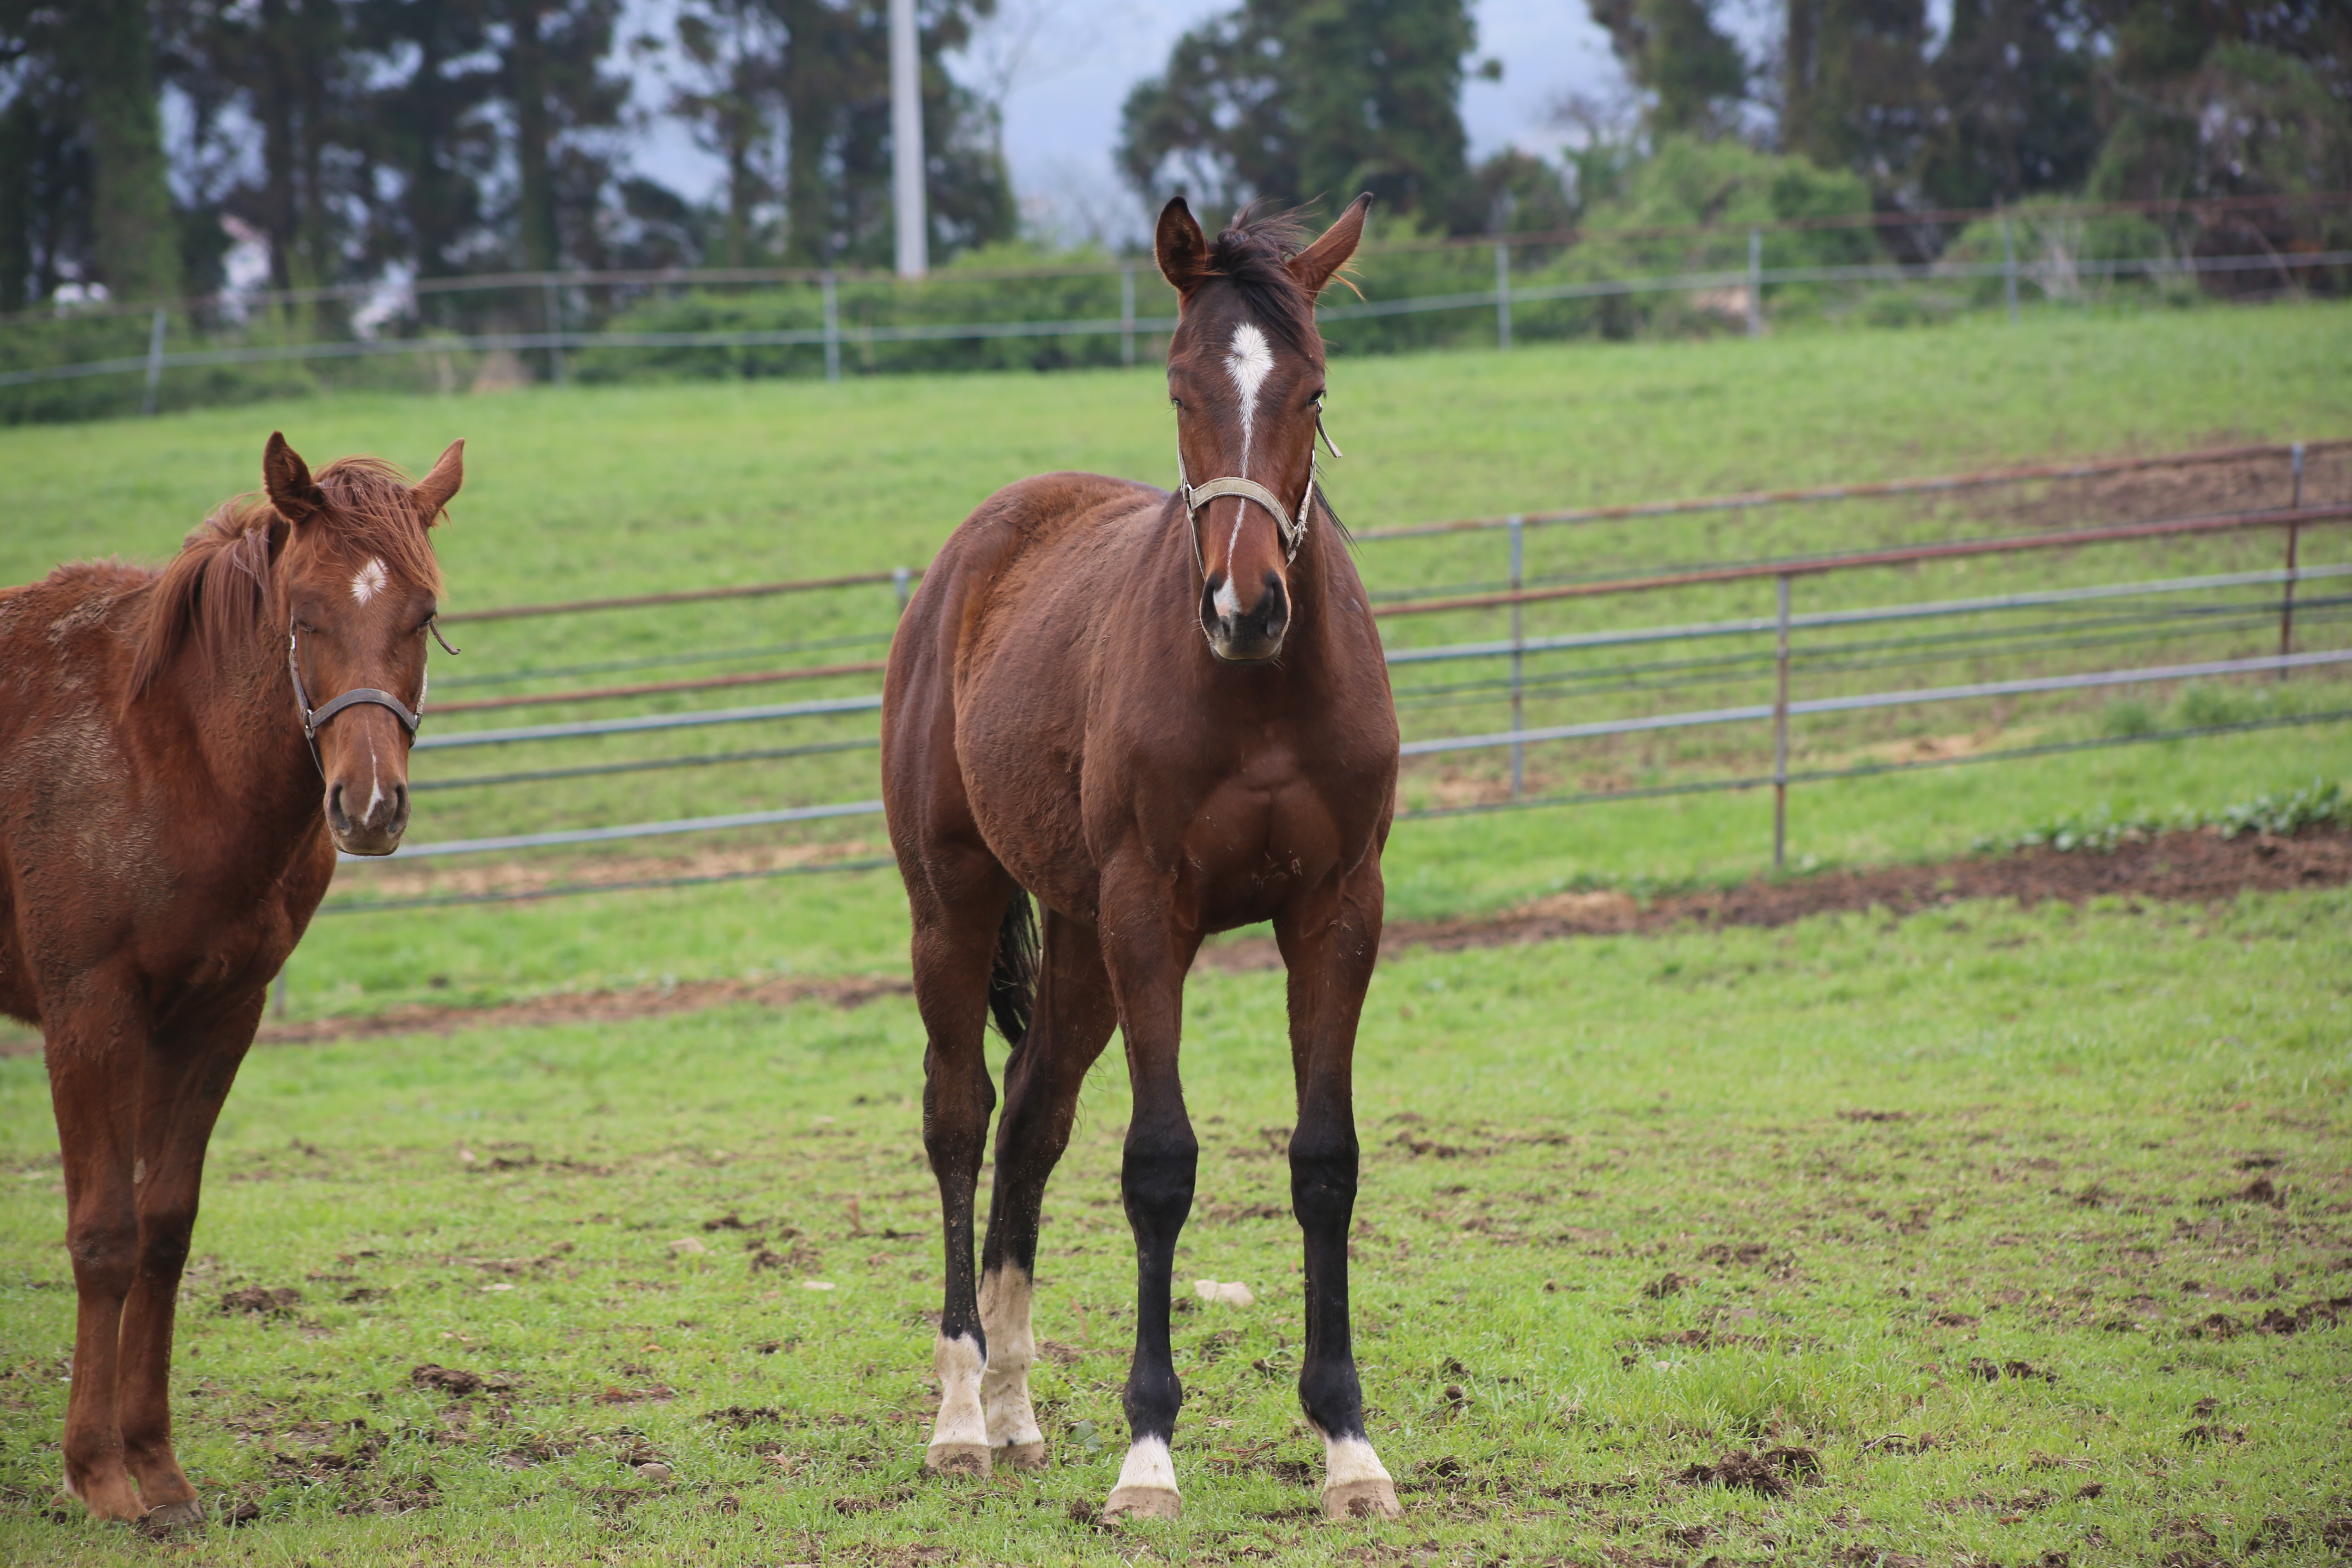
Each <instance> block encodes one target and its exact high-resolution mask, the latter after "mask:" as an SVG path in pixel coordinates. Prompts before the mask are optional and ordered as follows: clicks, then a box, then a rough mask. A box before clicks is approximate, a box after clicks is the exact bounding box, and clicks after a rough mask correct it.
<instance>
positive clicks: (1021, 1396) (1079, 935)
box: [980, 911, 1118, 1469]
mask: <svg viewBox="0 0 2352 1568" xmlns="http://www.w3.org/2000/svg"><path fill="white" fill-rule="evenodd" d="M1117 1025H1118V1009H1117V1008H1116V1007H1115V1006H1114V1005H1112V1002H1111V997H1110V983H1109V977H1108V975H1107V974H1105V973H1104V972H1103V964H1102V951H1101V949H1100V947H1099V946H1098V945H1097V942H1096V941H1095V935H1094V931H1093V929H1092V928H1091V927H1089V926H1086V925H1083V924H1081V923H1079V922H1077V921H1070V920H1067V919H1066V918H1064V917H1062V916H1060V915H1056V914H1054V913H1052V912H1051V911H1048V912H1047V914H1046V917H1045V952H1044V963H1043V964H1042V975H1041V979H1040V983H1039V985H1038V991H1037V997H1036V1001H1035V1004H1034V1008H1033V1009H1032V1016H1031V1020H1030V1023H1029V1026H1028V1029H1027V1031H1026V1032H1025V1033H1024V1035H1023V1037H1022V1038H1021V1039H1020V1040H1019V1041H1018V1042H1017V1043H1016V1047H1015V1048H1014V1050H1013V1058H1012V1060H1011V1061H1009V1062H1008V1063H1006V1065H1005V1072H1004V1113H1003V1116H1002V1117H1000V1118H999V1119H998V1121H997V1130H996V1190H995V1194H994V1197H993V1200H992V1202H991V1203H990V1205H989V1214H988V1240H987V1245H986V1246H985V1247H984V1248H983V1249H982V1254H981V1277H980V1319H981V1326H982V1330H983V1331H985V1332H986V1334H987V1337H988V1362H987V1367H986V1370H985V1371H984V1372H983V1373H982V1376H981V1394H982V1402H983V1404H984V1405H986V1407H987V1417H988V1441H989V1446H990V1447H991V1448H992V1450H993V1451H994V1454H995V1461H996V1463H998V1464H1001V1465H1010V1466H1012V1467H1013V1468H1019V1469H1042V1468H1044V1467H1045V1433H1044V1432H1043V1431H1041V1430H1040V1429H1039V1427H1038V1426H1037V1415H1036V1411H1035V1410H1034V1408H1033V1407H1032V1405H1030V1402H1029V1372H1030V1369H1031V1368H1032V1367H1033V1366H1034V1365H1035V1363H1036V1359H1037V1344H1036V1338H1035V1334H1034V1331H1033V1330H1032V1328H1031V1324H1030V1298H1031V1293H1032V1281H1033V1280H1034V1278H1035V1275H1036V1268H1037V1231H1038V1225H1039V1215H1040V1212H1041V1211H1042V1210H1043V1208H1044V1206H1045V1185H1046V1183H1047V1182H1048V1181H1049V1180H1051V1179H1052V1176H1053V1173H1054V1167H1055V1165H1056V1164H1057V1163H1059V1162H1060V1160H1061V1158H1062V1154H1063V1152H1064V1151H1065V1150H1066V1149H1067V1148H1068V1147H1069V1143H1070V1128H1071V1125H1072V1123H1073V1122H1074V1121H1076V1117H1077V1106H1078V1090H1079V1089H1080V1088H1081V1087H1082V1086H1083V1085H1084V1084H1085V1082H1086V1078H1087V1069H1088V1068H1092V1067H1093V1066H1094V1063H1095V1059H1096V1058H1097V1057H1099V1056H1101V1055H1102V1050H1103V1047H1104V1046H1105V1045H1106V1044H1107V1043H1108V1041H1109V1039H1110V1034H1111V1030H1112V1029H1113V1028H1114V1027H1116V1026H1117Z"/></svg>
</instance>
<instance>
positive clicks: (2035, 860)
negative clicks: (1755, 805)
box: [1200, 831, 2352, 970]
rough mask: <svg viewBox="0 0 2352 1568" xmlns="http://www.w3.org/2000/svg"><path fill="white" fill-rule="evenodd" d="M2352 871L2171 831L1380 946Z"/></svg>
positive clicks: (2331, 852)
mask: <svg viewBox="0 0 2352 1568" xmlns="http://www.w3.org/2000/svg"><path fill="white" fill-rule="evenodd" d="M2347 882H2352V834H2347V833H2339V832H2320V833H2306V834H2299V835H2297V836H2296V837H2293V838H2273V837H2242V838H2224V837H2221V836H2220V835H2219V834H2215V833H2208V832H2201V831H2200V832H2193V833H2167V834H2162V835H2159V836H2158V837H2154V838H2149V839H2146V840H2142V841H2139V842H2137V843H2129V844H2126V845H2123V846H2121V847H2118V848H2116V849H2115V850H2113V851H2111V852H2108V853H2105V854H2092V853H2088V852H2084V851H2080V850H2077V851H2074V852H2071V853H2070V852H2066V851H2063V850H2057V849H2047V848H2044V849H2032V850H2026V851H2022V852H2021V853H2018V854H2014V855H2001V856H1984V857H1970V858H1964V859H1958V860H1947V861H1942V862H1938V863H1936V864H1932V865H1924V866H1880V867H1873V868H1863V869H1856V870H1839V871H1823V872H1821V873H1818V874H1816V875H1813V876H1810V877H1796V878H1788V879H1779V880H1776V879H1771V878H1769V877H1759V878H1756V879H1753V880H1751V881H1748V882H1745V883H1742V884H1741V885H1739V886H1738V887H1736V888H1710V889H1703V890H1700V891H1696V892H1689V893H1673V894H1668V895H1666V896H1665V897H1663V898H1657V899H1653V900H1649V901H1648V902H1646V903H1644V902H1642V901H1640V900H1636V899H1634V898H1633V896H1632V895H1630V894H1627V893H1622V892H1595V893H1562V894H1559V895H1556V896H1554V897H1552V898H1549V899H1543V900H1538V901H1537V902H1535V903H1532V904H1529V905H1527V906H1526V907H1524V908H1522V909H1518V910H1511V911H1510V912H1508V913H1506V914H1501V915H1490V916H1483V917H1474V918H1470V919H1465V920H1454V921H1396V922H1394V923H1393V924H1391V925H1390V926H1389V928H1388V930H1387V931H1386V932H1385V933H1384V934H1383V935H1382V937H1381V951H1382V952H1390V953H1393V952H1399V951H1402V950H1403V949H1406V948H1412V947H1428V948H1434V949H1436V950H1438V951H1440V952H1448V951H1454V950H1458V949H1461V948H1468V947H1496V946H1503V945H1507V944H1510V943H1515V942H1552V941H1557V940H1559V939H1560V938H1562V937H1571V936H1622V935H1629V934H1633V933H1636V932H1642V931H1672V930H1675V929H1676V928H1678V927H1685V926H1697V927H1700V928H1708V927H1717V926H1780V925H1787V924H1790V922H1792V921H1801V920H1803V919H1805V918H1807V917H1808V916H1811V915H1819V914H1831V913H1835V912H1838V911H1841V910H1885V912H1886V913H1888V914H1890V915H1907V914H1914V913H1916V912H1918V911H1919V910H1929V909H1936V908H1939V907H1941V906H1943V905H1946V904H1952V903H1958V902H1959V901H1961V900H1970V899H2014V900H2017V901H2018V902H2020V903H2024V904H2035V903H2041V902H2043V901H2045V900H2061V901H2063V902H2066V903H2074V904H2079V903H2084V902H2086V901H2087V900H2092V899H2095V898H2126V899H2147V900H2164V901H2168V902H2173V901H2181V902H2192V903H2210V902H2215V901H2219V900H2226V899H2231V898H2234V897H2236V896H2237V895H2238V894H2239V893H2241V892H2244V891H2247V890H2249V889H2257V890H2263V891H2270V892H2283V891H2287V890H2290V889H2297V888H2335V887H2341V886H2343V885H2345V884H2346V883H2347ZM1200 962H1201V963H1202V964H1204V965H1207V966H1209V967H1212V968H1217V969H1229V970H1249V969H1271V968H1274V967H1275V966H1276V964H1278V963H1280V955H1279V954H1278V953H1277V952H1276V949H1275V944H1274V941H1273V939H1272V938H1271V937H1252V938H1248V939H1245V940H1244V941H1240V942H1225V943H1221V944H1219V945H1218V946H1216V947H1213V948H1210V949H1207V950H1205V951H1203V952H1202V954H1201V959H1200Z"/></svg>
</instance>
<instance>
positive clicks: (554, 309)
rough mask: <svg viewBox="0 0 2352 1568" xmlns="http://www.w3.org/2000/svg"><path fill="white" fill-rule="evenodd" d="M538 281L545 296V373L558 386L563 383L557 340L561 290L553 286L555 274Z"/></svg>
mask: <svg viewBox="0 0 2352 1568" xmlns="http://www.w3.org/2000/svg"><path fill="white" fill-rule="evenodd" d="M540 282H541V286H542V288H543V289H545V291H546V296H547V374H548V379H550V380H551V381H552V382H554V383H555V384H557V385H558V386H561V385H562V384H563V381H564V376H565V370H564V364H563V345H562V343H561V342H558V341H557V340H558V339H559V338H561V337H562V333H563V298H562V290H561V289H558V288H557V287H556V286H555V274H554V273H552V272H550V273H547V274H545V275H543V276H542V277H541V279H540Z"/></svg>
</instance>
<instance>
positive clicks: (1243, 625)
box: [1201, 571, 1290, 664]
mask: <svg viewBox="0 0 2352 1568" xmlns="http://www.w3.org/2000/svg"><path fill="white" fill-rule="evenodd" d="M1201 630H1202V632H1203V633H1205V634H1206V635H1207V637H1208V639H1209V651H1210V652H1211V653H1213V654H1215V655H1216V656H1217V658H1220V659H1222V660H1223V661H1224V662H1225V663H1227V664H1264V663H1265V662H1266V661H1267V660H1269V659H1272V658H1275V657H1276V656H1277V655H1279V654H1280V653H1281V652H1282V639H1283V637H1284V635H1285V634H1286V633H1287V632H1288V631H1289V630H1290V592H1289V589H1288V588H1287V587H1286V586H1285V584H1284V583H1283V581H1282V574H1280V573H1279V572H1274V571H1269V572H1267V573H1266V574H1265V580H1264V583H1263V584H1262V585H1261V589H1260V592H1259V594H1258V595H1257V602H1256V603H1255V604H1254V605H1248V606H1246V607H1244V605H1242V603H1241V599H1240V595H1237V594H1235V593H1234V591H1233V586H1232V584H1229V583H1228V582H1227V581H1226V580H1225V577H1224V575H1223V574H1222V573H1219V574H1215V575H1213V576H1212V577H1211V578H1210V579H1209V580H1208V581H1207V582H1206V583H1203V584H1202V585H1201Z"/></svg>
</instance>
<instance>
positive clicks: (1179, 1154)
mask: <svg viewBox="0 0 2352 1568" xmlns="http://www.w3.org/2000/svg"><path fill="white" fill-rule="evenodd" d="M1200 1162H1201V1143H1200V1140H1198V1139H1197V1138H1195V1137H1193V1136H1192V1129H1191V1128H1189V1127H1186V1128H1182V1129H1180V1130H1178V1131H1174V1132H1170V1133H1163V1134H1161V1135H1160V1136H1157V1137H1147V1138H1140V1139H1139V1138H1133V1137H1130V1138H1129V1140H1128V1145H1127V1156H1126V1159H1125V1161H1124V1163H1122V1164H1121V1166H1120V1168H1119V1193H1120V1195H1121V1197H1123V1198H1124V1199H1125V1200H1126V1204H1127V1218H1128V1223H1129V1224H1130V1225H1132V1226H1135V1227H1136V1228H1137V1229H1138V1230H1139V1231H1140V1232H1143V1233H1144V1234H1146V1235H1150V1236H1155V1237H1172V1236H1173V1235H1174V1234H1175V1232H1176V1231H1178V1230H1180V1229H1181V1228H1182V1226H1183V1224H1184V1217H1185V1215H1189V1214H1190V1213H1192V1178H1193V1174H1194V1173H1195V1172H1196V1171H1197V1170H1198V1169H1199V1166H1200Z"/></svg>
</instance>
